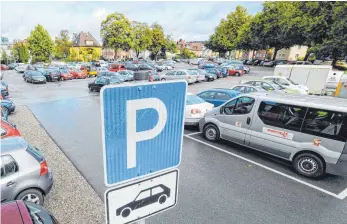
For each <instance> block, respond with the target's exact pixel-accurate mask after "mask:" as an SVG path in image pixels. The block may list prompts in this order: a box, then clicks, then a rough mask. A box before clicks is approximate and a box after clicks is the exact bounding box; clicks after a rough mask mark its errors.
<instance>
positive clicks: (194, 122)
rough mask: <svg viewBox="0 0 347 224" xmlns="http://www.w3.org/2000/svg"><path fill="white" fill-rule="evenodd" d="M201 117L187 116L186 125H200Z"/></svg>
mask: <svg viewBox="0 0 347 224" xmlns="http://www.w3.org/2000/svg"><path fill="white" fill-rule="evenodd" d="M200 119H201V118H185V119H184V125H187V126H198V125H199V121H200Z"/></svg>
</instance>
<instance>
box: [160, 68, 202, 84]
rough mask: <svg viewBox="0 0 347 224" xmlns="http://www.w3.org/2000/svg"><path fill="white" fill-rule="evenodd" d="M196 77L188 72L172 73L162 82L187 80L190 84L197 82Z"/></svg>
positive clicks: (164, 76) (162, 79)
mask: <svg viewBox="0 0 347 224" xmlns="http://www.w3.org/2000/svg"><path fill="white" fill-rule="evenodd" d="M196 77H197V76H196V75H190V74H189V72H188V70H177V71H171V72H168V73H166V74H165V75H163V76H162V77H161V78H160V80H161V81H165V80H180V79H183V80H186V81H187V83H188V84H191V83H194V82H196Z"/></svg>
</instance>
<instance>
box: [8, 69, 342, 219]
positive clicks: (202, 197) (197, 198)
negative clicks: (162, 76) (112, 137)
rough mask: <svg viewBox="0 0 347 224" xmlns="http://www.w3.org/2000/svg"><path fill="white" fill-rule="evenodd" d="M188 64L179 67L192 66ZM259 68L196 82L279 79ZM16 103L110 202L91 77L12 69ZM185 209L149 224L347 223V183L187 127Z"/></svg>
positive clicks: (182, 198)
mask: <svg viewBox="0 0 347 224" xmlns="http://www.w3.org/2000/svg"><path fill="white" fill-rule="evenodd" d="M187 66H188V65H186V64H180V65H178V66H176V68H186V67H187ZM272 72H273V69H271V68H263V67H251V73H250V74H247V75H245V76H243V77H227V78H226V79H219V80H216V81H214V82H206V83H199V84H193V85H190V86H189V87H188V90H189V91H190V92H192V93H197V92H199V91H202V90H205V89H209V88H217V87H218V88H223V87H231V86H232V85H234V84H237V83H239V82H240V80H242V79H247V80H248V79H256V78H260V77H262V76H265V75H272ZM4 80H6V81H7V82H8V83H9V86H10V98H11V99H12V100H13V101H14V102H15V103H16V104H21V105H28V107H29V108H30V110H31V111H32V112H33V113H34V115H35V116H36V118H37V119H38V120H39V121H40V122H41V125H42V126H43V127H44V128H45V129H46V131H47V132H48V134H49V135H50V136H51V137H52V138H53V139H54V141H55V142H56V143H57V145H58V146H59V147H60V149H61V150H62V151H63V152H64V153H65V154H66V155H67V157H68V158H69V159H70V160H71V162H72V163H73V164H74V165H75V167H76V168H77V169H78V170H79V171H80V172H81V173H82V175H83V176H84V177H85V178H86V179H87V181H88V182H89V183H90V184H91V186H92V187H93V188H94V189H95V191H96V192H97V194H98V195H99V196H100V197H101V199H103V195H104V191H105V189H106V187H105V186H104V180H103V176H104V175H103V159H102V144H101V141H102V139H101V117H100V99H99V94H98V93H95V92H89V91H88V88H87V83H88V82H90V81H91V79H86V80H72V81H67V82H55V83H47V84H46V85H32V84H29V83H25V82H24V81H23V79H22V77H21V75H20V74H16V73H15V72H13V71H7V74H5V78H4ZM179 169H180V183H179V195H178V204H177V206H176V207H175V208H174V209H172V210H170V211H168V212H164V213H162V214H160V215H158V216H154V217H152V218H150V219H149V220H148V223H192V224H195V223H341V224H342V223H346V217H347V209H346V208H347V199H346V196H347V177H338V176H332V175H329V176H327V177H325V178H324V179H321V180H310V179H307V178H303V177H301V176H298V175H297V174H296V173H295V172H294V171H293V170H292V168H291V166H290V164H288V163H287V162H285V161H282V160H279V159H276V158H273V157H271V156H267V155H264V154H261V153H258V152H255V151H253V150H250V149H247V148H244V147H241V146H238V145H236V144H232V143H229V142H225V141H220V142H218V143H211V142H208V141H206V140H205V139H204V138H203V137H202V136H201V134H200V133H199V132H198V130H197V129H196V128H191V127H190V128H188V127H187V128H186V130H185V137H184V144H183V151H182V162H181V165H180V167H179Z"/></svg>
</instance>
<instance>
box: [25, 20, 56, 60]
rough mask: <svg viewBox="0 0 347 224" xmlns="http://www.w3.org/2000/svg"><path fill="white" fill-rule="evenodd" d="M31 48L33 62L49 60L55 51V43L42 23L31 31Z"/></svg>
mask: <svg viewBox="0 0 347 224" xmlns="http://www.w3.org/2000/svg"><path fill="white" fill-rule="evenodd" d="M28 43H29V50H30V54H31V56H32V62H33V63H35V62H37V61H45V62H47V61H49V60H50V56H51V55H52V52H53V47H54V43H53V41H52V39H51V37H50V35H49V33H48V31H47V30H45V29H44V28H43V27H42V26H41V25H40V24H39V25H37V26H36V27H35V29H34V30H32V31H31V33H30V36H29V37H28Z"/></svg>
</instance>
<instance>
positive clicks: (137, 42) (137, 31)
mask: <svg viewBox="0 0 347 224" xmlns="http://www.w3.org/2000/svg"><path fill="white" fill-rule="evenodd" d="M131 27H132V32H133V35H134V40H133V49H134V50H135V53H136V57H137V58H138V57H139V54H140V52H141V51H144V50H146V49H148V48H149V46H150V45H151V44H152V31H151V29H150V27H149V26H148V25H147V24H146V23H140V22H136V21H133V22H132V23H131Z"/></svg>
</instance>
